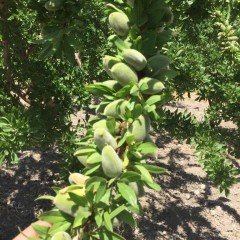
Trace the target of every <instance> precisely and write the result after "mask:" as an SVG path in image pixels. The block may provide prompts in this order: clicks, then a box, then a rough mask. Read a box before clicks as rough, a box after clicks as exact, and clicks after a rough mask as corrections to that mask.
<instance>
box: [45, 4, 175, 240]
mask: <svg viewBox="0 0 240 240" xmlns="http://www.w3.org/2000/svg"><path fill="white" fill-rule="evenodd" d="M156 3H159V1H151V2H146V1H144V0H141V1H135V2H134V5H133V6H131V7H130V6H129V5H128V3H127V2H126V1H116V3H115V4H114V5H113V4H108V5H107V6H108V9H107V13H108V15H109V23H110V26H111V28H112V30H113V32H114V34H113V35H112V36H111V37H110V38H109V40H110V44H111V45H112V47H114V48H115V49H116V50H117V51H115V52H116V53H115V55H114V57H112V58H111V57H110V58H109V57H107V58H105V59H104V67H105V69H106V72H107V73H108V74H109V73H110V74H109V75H110V76H111V77H113V79H114V80H115V81H117V82H118V83H120V86H118V88H115V87H113V86H115V84H116V83H114V85H109V86H108V85H107V84H105V83H104V82H103V83H94V84H90V85H87V87H86V89H87V91H88V92H89V93H90V94H92V95H94V96H98V97H99V100H100V104H99V105H98V106H96V105H92V106H91V108H92V109H94V110H95V111H96V113H97V114H96V116H94V117H93V118H92V119H91V120H90V121H89V125H88V128H87V130H86V133H85V136H84V137H81V138H80V139H79V141H77V145H78V149H77V150H76V151H75V154H74V155H75V156H77V157H78V160H79V161H80V162H81V163H82V165H83V166H84V169H83V170H81V174H79V173H77V169H75V171H76V172H75V173H72V174H71V175H70V183H71V185H70V186H68V187H65V188H64V189H61V190H59V191H58V192H57V195H56V196H55V197H54V198H53V204H54V205H55V207H56V208H55V210H52V211H50V212H48V213H44V214H42V215H41V216H40V219H42V220H47V221H49V222H50V223H52V224H53V225H52V226H51V227H50V228H48V229H47V231H45V232H42V233H41V238H50V237H54V236H56V234H58V232H60V233H59V234H60V235H63V234H65V233H62V232H63V231H64V232H67V233H68V234H71V236H72V237H74V239H124V238H123V237H122V236H120V235H118V234H117V233H116V232H115V227H114V223H116V222H117V223H118V222H119V223H121V222H122V223H126V224H129V225H130V226H132V227H135V226H136V222H135V220H134V217H133V216H134V214H140V213H141V212H142V210H141V205H140V202H139V197H140V196H142V195H143V194H144V190H143V188H144V187H145V188H151V189H154V190H157V191H160V190H161V187H160V186H159V185H158V184H157V183H156V182H155V181H154V179H153V177H152V174H163V173H164V172H165V170H164V169H162V168H160V167H158V166H155V165H150V164H148V163H147V159H148V158H149V156H151V157H156V153H157V146H156V145H155V144H154V143H153V142H152V141H151V137H150V135H149V133H150V127H151V122H152V120H155V118H159V117H160V116H159V115H158V112H157V111H156V109H157V107H159V108H161V107H160V104H159V102H161V103H163V100H165V102H167V101H168V100H169V99H170V98H167V97H166V96H167V95H168V91H166V90H165V89H164V87H163V84H162V81H161V80H162V79H163V81H164V79H165V77H166V76H165V74H164V73H162V75H161V78H157V76H158V74H159V68H161V69H162V70H163V71H164V70H165V71H166V75H167V71H168V70H169V71H171V70H170V67H169V63H170V61H169V60H168V59H167V57H166V56H164V57H163V56H162V55H161V59H160V64H159V66H160V67H159V68H158V67H156V63H155V65H154V67H152V66H153V64H151V63H152V58H153V57H154V56H157V57H158V56H159V54H158V50H161V44H160V45H159V43H158V42H157V41H156V39H157V38H158V37H159V35H160V36H161V34H162V33H161V32H160V33H159V31H158V27H160V26H161V27H162V28H164V27H165V26H166V25H168V24H169V18H168V16H169V14H170V12H171V11H170V9H169V8H168V6H167V5H166V4H165V3H164V2H162V1H161V4H160V5H159V4H158V5H156V6H155V4H156ZM155 8H158V10H159V12H161V17H159V16H158V17H157V18H156V15H155V10H156V9H155ZM146 10H147V11H146ZM113 15H114V16H116V17H112V16H113ZM122 16H124V17H123V19H122ZM119 17H120V19H118V18H119ZM143 19H144V21H142V20H143ZM122 24H123V26H122ZM126 26H127V27H126ZM150 33H151V36H155V37H154V38H151V39H149V34H150ZM129 49H132V50H135V51H134V53H136V52H137V51H138V54H137V55H138V56H141V59H145V61H146V62H147V63H149V64H146V62H145V63H144V65H141V67H140V68H138V69H136V66H137V67H138V66H139V65H138V64H137V65H136V66H135V64H136V62H135V60H136V59H135V57H134V67H135V69H136V71H135V70H133V69H132V65H133V64H132V63H133V62H132V60H133V59H132V58H131V61H130V63H129V56H128V58H127V60H125V58H126V55H125V54H124V53H126V50H129ZM145 53H147V54H146V55H144V54H145ZM134 56H135V55H134ZM131 57H132V56H131ZM111 59H113V60H114V61H115V59H118V61H117V62H116V61H115V62H114V63H113V62H111ZM149 59H150V60H149ZM109 60H110V61H109ZM137 60H139V58H137ZM148 60H149V61H148ZM119 62H120V63H119ZM129 65H130V66H129ZM125 70H126V71H125ZM151 76H156V77H155V79H152V78H150V77H151ZM141 79H143V81H141ZM145 80H151V81H150V83H149V81H145ZM152 80H154V82H153V83H152ZM158 83H160V86H159V85H158ZM166 89H167V87H166ZM153 94H155V95H153ZM156 94H158V95H156ZM79 170H80V169H79ZM50 198H51V197H50ZM47 199H49V197H47Z"/></svg>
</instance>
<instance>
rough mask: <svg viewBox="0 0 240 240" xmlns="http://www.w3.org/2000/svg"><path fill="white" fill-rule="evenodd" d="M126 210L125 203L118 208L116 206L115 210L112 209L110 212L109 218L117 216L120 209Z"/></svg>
mask: <svg viewBox="0 0 240 240" xmlns="http://www.w3.org/2000/svg"><path fill="white" fill-rule="evenodd" d="M124 210H126V207H125V205H121V206H119V207H118V208H116V209H115V210H113V211H112V212H111V213H110V218H111V219H113V218H115V217H116V216H118V214H120V213H121V212H122V211H124Z"/></svg>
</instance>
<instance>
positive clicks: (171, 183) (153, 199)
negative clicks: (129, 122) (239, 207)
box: [121, 137, 240, 240]
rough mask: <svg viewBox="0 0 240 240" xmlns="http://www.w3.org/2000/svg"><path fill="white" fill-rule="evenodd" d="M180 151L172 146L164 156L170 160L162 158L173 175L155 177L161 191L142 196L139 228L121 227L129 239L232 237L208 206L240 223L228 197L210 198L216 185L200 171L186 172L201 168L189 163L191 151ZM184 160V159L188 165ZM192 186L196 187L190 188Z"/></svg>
mask: <svg viewBox="0 0 240 240" xmlns="http://www.w3.org/2000/svg"><path fill="white" fill-rule="evenodd" d="M168 144H169V139H168V137H162V138H161V144H160V145H161V146H162V148H166V147H167V145H168ZM181 150H182V149H181ZM181 150H178V148H177V147H175V148H172V149H171V148H170V150H169V152H168V154H167V156H165V157H164V158H167V159H168V161H167V163H166V159H159V160H160V162H161V163H159V166H161V167H165V168H166V169H168V170H169V172H170V173H171V175H170V176H160V177H158V178H156V180H157V182H158V183H159V184H160V185H161V186H162V192H160V193H157V194H156V193H155V192H153V191H149V192H148V193H147V197H144V199H142V203H143V205H145V208H144V209H143V210H144V215H143V216H142V217H140V218H139V219H138V226H139V228H138V229H137V230H134V231H132V230H131V229H130V228H129V227H127V226H125V227H124V228H122V229H121V231H122V232H123V234H124V236H125V237H126V239H133V240H142V239H144V240H145V239H151V240H160V239H167V240H200V239H201V240H230V238H225V237H224V236H222V232H220V230H219V228H216V227H215V226H214V224H213V217H211V218H210V219H209V217H208V215H207V214H206V209H208V210H210V211H211V210H212V211H213V212H214V211H215V210H214V209H216V207H218V208H219V207H220V208H221V211H224V215H225V214H227V215H228V216H229V217H231V218H233V219H234V221H235V222H237V223H240V215H239V213H238V212H237V211H236V210H235V209H234V208H232V207H230V206H229V205H227V203H228V202H229V199H228V198H225V197H220V196H221V194H220V193H219V197H218V198H217V199H216V200H211V199H210V196H211V195H212V191H211V189H212V187H213V186H212V185H211V182H210V181H209V179H208V178H207V177H205V176H202V175H200V174H198V173H196V174H191V173H188V172H186V167H192V168H196V169H197V168H199V169H200V167H199V165H198V164H197V162H196V164H194V162H193V161H189V162H188V160H190V158H191V156H190V155H191V154H190V153H188V152H186V153H183V151H181ZM192 156H193V155H192ZM161 160H164V161H163V162H162V161H161ZM181 161H185V164H183V163H182V162H181ZM189 185H191V187H193V186H195V187H196V188H195V189H194V188H193V189H191V188H189ZM200 185H201V186H204V189H202V190H201V194H196V191H198V188H199V186H200ZM185 196H188V197H187V198H186V197H185ZM225 217H226V216H225ZM220 221H221V219H220ZM229 234H230V235H231V233H229Z"/></svg>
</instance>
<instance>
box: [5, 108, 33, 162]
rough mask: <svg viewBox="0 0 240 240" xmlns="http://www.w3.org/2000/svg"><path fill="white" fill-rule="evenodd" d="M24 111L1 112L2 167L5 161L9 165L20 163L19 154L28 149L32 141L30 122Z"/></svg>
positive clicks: (13, 109)
mask: <svg viewBox="0 0 240 240" xmlns="http://www.w3.org/2000/svg"><path fill="white" fill-rule="evenodd" d="M22 111H23V109H17V108H12V109H11V112H3V111H0V165H1V164H2V163H3V162H4V161H5V159H7V160H8V161H7V163H18V162H19V158H18V156H17V152H18V151H20V150H24V149H26V148H27V144H28V142H29V141H30V132H29V121H28V119H27V118H26V117H25V116H24V114H23V113H22Z"/></svg>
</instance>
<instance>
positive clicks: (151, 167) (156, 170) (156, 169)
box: [142, 164, 167, 174]
mask: <svg viewBox="0 0 240 240" xmlns="http://www.w3.org/2000/svg"><path fill="white" fill-rule="evenodd" d="M142 166H144V167H145V168H146V169H147V170H148V171H149V172H150V173H157V174H159V173H160V174H163V173H167V169H165V168H162V167H158V166H155V165H150V164H142Z"/></svg>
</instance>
